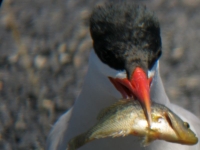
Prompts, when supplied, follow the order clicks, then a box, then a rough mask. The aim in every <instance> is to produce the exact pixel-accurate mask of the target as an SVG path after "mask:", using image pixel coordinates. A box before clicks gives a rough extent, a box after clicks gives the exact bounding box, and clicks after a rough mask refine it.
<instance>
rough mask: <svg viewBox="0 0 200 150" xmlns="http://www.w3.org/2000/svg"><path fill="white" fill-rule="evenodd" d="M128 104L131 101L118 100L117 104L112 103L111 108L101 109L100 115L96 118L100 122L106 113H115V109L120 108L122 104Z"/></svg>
mask: <svg viewBox="0 0 200 150" xmlns="http://www.w3.org/2000/svg"><path fill="white" fill-rule="evenodd" d="M129 102H131V100H129V99H122V100H119V101H118V102H116V103H114V104H113V105H111V106H109V107H107V108H104V109H102V110H101V111H100V113H99V114H98V116H97V120H101V119H102V118H103V117H104V116H105V115H107V114H108V113H110V112H113V111H116V110H117V108H120V107H122V106H123V105H124V104H127V103H129Z"/></svg>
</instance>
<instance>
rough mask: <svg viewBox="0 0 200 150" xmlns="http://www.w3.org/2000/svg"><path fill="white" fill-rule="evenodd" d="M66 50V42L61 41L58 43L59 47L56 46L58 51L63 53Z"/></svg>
mask: <svg viewBox="0 0 200 150" xmlns="http://www.w3.org/2000/svg"><path fill="white" fill-rule="evenodd" d="M66 50H67V44H66V43H62V44H60V45H59V47H58V51H59V53H64V52H66Z"/></svg>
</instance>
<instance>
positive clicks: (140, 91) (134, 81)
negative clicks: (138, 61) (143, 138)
mask: <svg viewBox="0 0 200 150" xmlns="http://www.w3.org/2000/svg"><path fill="white" fill-rule="evenodd" d="M109 79H110V81H111V82H112V83H113V85H114V86H115V88H116V89H117V90H118V91H119V92H121V94H122V96H123V98H130V97H135V98H136V99H138V100H139V102H140V103H141V105H142V107H143V109H144V112H145V114H146V117H147V120H148V123H149V126H151V101H150V83H151V81H152V78H148V77H147V75H146V73H145V72H144V71H143V69H141V68H140V67H137V68H136V69H135V70H134V72H133V74H132V76H131V79H130V80H128V79H127V78H123V79H121V78H112V77H109Z"/></svg>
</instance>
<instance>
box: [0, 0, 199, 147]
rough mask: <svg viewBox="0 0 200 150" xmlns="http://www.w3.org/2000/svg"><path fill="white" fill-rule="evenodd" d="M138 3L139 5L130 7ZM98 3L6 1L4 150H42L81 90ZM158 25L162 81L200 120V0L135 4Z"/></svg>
mask: <svg viewBox="0 0 200 150" xmlns="http://www.w3.org/2000/svg"><path fill="white" fill-rule="evenodd" d="M132 1H134V0H132ZM102 2H103V1H100V0H38V1H33V0H4V2H3V4H2V7H1V9H0V149H1V150H15V149H18V150H24V149H34V150H36V149H38V150H43V149H44V147H45V140H46V138H47V136H48V133H49V131H50V129H51V127H52V125H53V124H54V122H55V121H56V120H57V119H58V118H59V116H60V115H61V114H63V113H64V112H65V111H67V110H68V109H69V107H70V106H72V105H73V102H74V100H75V99H76V97H77V96H78V94H79V93H80V91H81V86H82V83H83V80H84V76H85V74H86V72H87V63H88V55H89V52H90V49H91V48H92V41H91V38H90V34H89V27H88V25H89V23H88V18H89V15H90V13H91V11H92V9H93V8H94V6H95V5H97V4H99V3H102ZM134 2H136V3H139V4H145V5H146V6H147V7H148V8H149V9H150V10H152V11H154V13H155V15H156V16H157V17H158V19H159V21H160V26H161V36H162V45H163V55H162V58H161V62H160V70H161V76H162V79H163V82H164V86H165V88H166V92H167V94H168V96H169V98H170V100H171V101H172V102H173V103H175V104H177V105H180V106H182V107H184V108H186V109H188V110H189V111H191V112H193V113H194V114H195V115H197V116H198V117H199V118H200V76H199V75H200V50H199V48H200V18H199V16H200V1H199V0H190V1H188V0H167V1H166V0H135V1H134Z"/></svg>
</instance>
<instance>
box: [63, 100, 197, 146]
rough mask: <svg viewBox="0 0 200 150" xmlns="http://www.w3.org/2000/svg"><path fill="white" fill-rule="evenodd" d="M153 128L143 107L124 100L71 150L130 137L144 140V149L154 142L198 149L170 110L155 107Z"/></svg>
mask: <svg viewBox="0 0 200 150" xmlns="http://www.w3.org/2000/svg"><path fill="white" fill-rule="evenodd" d="M151 112H152V113H151V116H152V126H151V129H149V128H148V122H147V119H146V117H145V113H144V111H143V108H142V106H141V104H140V103H139V102H138V101H134V100H133V99H128V100H127V99H123V100H120V101H119V102H117V103H115V104H113V105H112V106H110V107H108V108H105V109H103V110H102V111H101V112H100V113H99V115H98V117H97V119H98V121H97V123H96V124H95V125H94V126H93V127H91V128H90V129H89V130H88V131H86V132H85V133H82V134H80V135H78V136H76V137H74V138H72V139H71V140H70V141H69V142H68V149H67V150H75V149H77V148H79V147H81V146H83V145H85V144H86V143H89V142H91V141H93V140H97V139H101V138H106V137H113V138H116V137H124V136H128V135H133V136H138V137H140V138H143V140H142V146H147V145H148V144H149V143H150V142H152V141H154V140H157V139H158V140H165V141H168V142H173V143H179V144H186V145H194V144H196V143H197V142H198V138H197V137H196V135H195V133H194V132H193V131H192V130H191V129H190V128H189V125H188V124H187V123H186V122H184V121H183V120H182V119H180V118H179V117H178V116H177V115H176V114H175V113H173V112H172V111H171V110H170V109H168V108H167V107H166V106H164V105H161V104H157V103H152V106H151Z"/></svg>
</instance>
